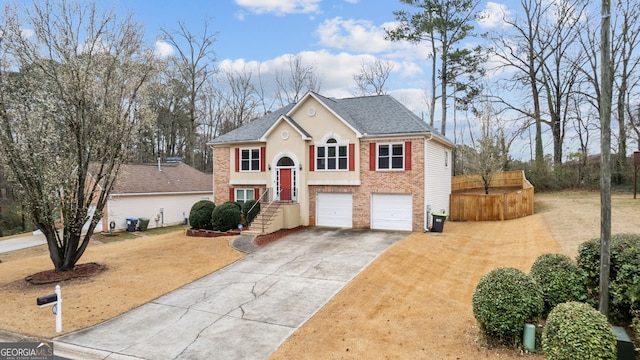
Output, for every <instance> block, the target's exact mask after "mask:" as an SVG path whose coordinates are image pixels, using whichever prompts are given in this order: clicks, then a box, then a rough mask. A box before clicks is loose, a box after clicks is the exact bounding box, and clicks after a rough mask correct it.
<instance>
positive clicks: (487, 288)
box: [473, 268, 544, 346]
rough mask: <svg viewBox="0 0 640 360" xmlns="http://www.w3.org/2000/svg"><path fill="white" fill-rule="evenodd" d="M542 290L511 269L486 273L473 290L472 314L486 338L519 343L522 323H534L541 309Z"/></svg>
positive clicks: (511, 344) (501, 342)
mask: <svg viewBox="0 0 640 360" xmlns="http://www.w3.org/2000/svg"><path fill="white" fill-rule="evenodd" d="M543 305H544V301H543V298H542V289H541V288H540V286H539V285H538V284H537V283H536V282H535V281H533V279H532V278H531V277H529V276H528V275H527V274H525V273H523V272H522V271H520V270H518V269H514V268H497V269H494V270H492V271H491V272H489V273H487V274H485V275H484V276H483V277H482V278H481V279H480V282H478V285H477V286H476V290H475V292H474V293H473V315H474V316H475V318H476V320H478V323H479V324H480V329H481V330H482V332H483V333H484V335H485V336H486V337H487V338H488V340H492V341H493V342H496V343H497V344H501V345H506V346H516V345H518V344H520V343H521V342H522V332H523V330H524V324H525V323H527V322H531V323H535V322H536V320H537V318H538V317H539V316H540V314H541V312H542V308H543Z"/></svg>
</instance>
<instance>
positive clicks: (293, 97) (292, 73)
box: [276, 55, 320, 106]
mask: <svg viewBox="0 0 640 360" xmlns="http://www.w3.org/2000/svg"><path fill="white" fill-rule="evenodd" d="M308 91H316V92H318V91H320V81H319V80H318V77H317V75H316V70H315V67H314V66H313V65H304V64H303V63H302V57H301V56H300V55H297V56H293V55H289V69H287V71H277V72H276V98H277V99H278V101H279V102H280V105H281V106H285V105H288V104H291V103H296V102H298V100H300V98H301V97H302V96H303V95H304V94H306V93H307V92H308Z"/></svg>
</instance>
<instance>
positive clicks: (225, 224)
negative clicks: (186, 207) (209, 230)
mask: <svg viewBox="0 0 640 360" xmlns="http://www.w3.org/2000/svg"><path fill="white" fill-rule="evenodd" d="M239 223H240V209H239V208H238V204H236V203H234V202H226V203H224V204H222V205H220V206H216V208H215V209H214V210H213V213H212V215H211V224H212V225H213V230H218V231H228V230H231V229H236V228H237V227H238V224H239Z"/></svg>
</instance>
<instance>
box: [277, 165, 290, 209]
mask: <svg viewBox="0 0 640 360" xmlns="http://www.w3.org/2000/svg"><path fill="white" fill-rule="evenodd" d="M279 192H280V200H283V201H288V200H291V169H280V189H279Z"/></svg>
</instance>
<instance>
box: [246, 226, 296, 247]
mask: <svg viewBox="0 0 640 360" xmlns="http://www.w3.org/2000/svg"><path fill="white" fill-rule="evenodd" d="M305 228H306V226H298V227H294V228H292V229H281V230H278V231H276V232H272V233H271V234H265V235H260V236H258V237H256V238H255V239H253V243H254V244H256V245H257V246H265V245H269V244H271V243H272V242H274V241H277V240H279V239H282V238H283V237H285V236H287V235H291V234H293V233H296V232H298V231H300V230H303V229H305Z"/></svg>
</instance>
